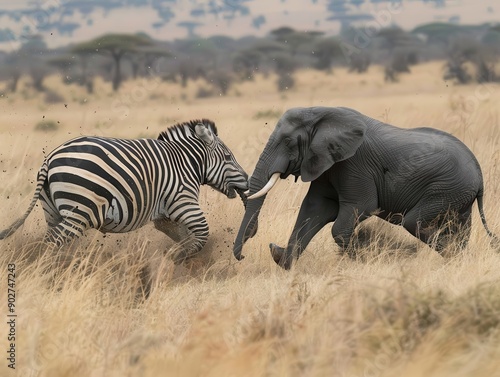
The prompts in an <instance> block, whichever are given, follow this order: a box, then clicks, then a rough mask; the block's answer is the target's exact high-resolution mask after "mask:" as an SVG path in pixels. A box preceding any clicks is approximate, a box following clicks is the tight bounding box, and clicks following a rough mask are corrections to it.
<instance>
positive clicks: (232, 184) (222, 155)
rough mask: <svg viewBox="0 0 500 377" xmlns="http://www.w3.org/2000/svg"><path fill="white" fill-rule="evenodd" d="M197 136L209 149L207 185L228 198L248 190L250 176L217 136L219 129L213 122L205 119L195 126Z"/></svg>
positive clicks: (206, 171) (206, 172) (206, 170)
mask: <svg viewBox="0 0 500 377" xmlns="http://www.w3.org/2000/svg"><path fill="white" fill-rule="evenodd" d="M194 131H195V134H196V136H197V137H198V138H200V139H201V140H202V141H203V143H204V144H205V146H206V149H207V160H206V169H205V177H204V179H205V182H204V183H205V184H208V185H209V186H211V187H212V188H214V189H215V190H217V191H220V192H222V193H223V194H224V195H226V196H227V197H228V198H235V197H236V193H238V194H239V195H240V196H241V197H242V198H244V197H245V195H243V194H242V193H243V191H245V190H247V189H248V175H247V173H245V171H244V170H243V168H242V167H241V166H240V164H238V162H237V161H236V158H235V157H234V155H233V153H232V152H231V150H230V149H229V148H228V147H227V146H226V145H225V144H224V143H223V142H222V140H221V139H219V137H218V136H217V128H216V127H215V124H214V123H213V122H212V121H209V120H207V119H203V120H202V121H201V122H199V123H197V124H196V125H195V126H194Z"/></svg>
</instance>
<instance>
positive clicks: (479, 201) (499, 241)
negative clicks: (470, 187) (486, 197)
mask: <svg viewBox="0 0 500 377" xmlns="http://www.w3.org/2000/svg"><path fill="white" fill-rule="evenodd" d="M476 200H477V206H478V208H479V216H480V217H481V222H482V223H483V226H484V229H485V230H486V233H487V234H488V236H490V238H491V239H492V241H493V243H494V244H495V246H498V247H500V238H498V236H496V235H495V234H494V233H493V232H492V231H491V230H490V229H489V228H488V224H487V223H486V216H485V215H484V210H483V190H481V191H479V193H478V194H477V197H476Z"/></svg>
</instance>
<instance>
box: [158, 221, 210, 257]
mask: <svg viewBox="0 0 500 377" xmlns="http://www.w3.org/2000/svg"><path fill="white" fill-rule="evenodd" d="M183 220H184V219H182V218H181V219H179V220H178V221H172V220H170V219H168V218H162V219H157V220H154V224H155V227H156V229H158V230H159V231H161V232H163V233H165V234H166V235H167V236H169V237H170V238H171V239H172V240H174V241H175V242H177V243H180V245H181V249H180V250H179V251H178V252H177V253H176V254H175V255H174V256H173V260H174V263H176V264H179V263H181V262H183V261H185V260H186V259H189V258H191V257H193V256H194V255H196V254H197V253H198V252H199V251H200V250H201V249H202V248H203V246H205V244H206V243H207V240H208V224H207V220H206V219H205V218H204V217H203V216H202V217H201V218H199V219H197V220H196V221H192V219H191V222H187V220H189V218H187V219H185V221H183ZM186 222H187V224H186Z"/></svg>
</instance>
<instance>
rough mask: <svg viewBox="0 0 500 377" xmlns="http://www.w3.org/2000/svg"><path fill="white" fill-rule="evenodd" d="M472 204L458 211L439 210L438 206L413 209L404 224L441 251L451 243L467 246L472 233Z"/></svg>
mask: <svg viewBox="0 0 500 377" xmlns="http://www.w3.org/2000/svg"><path fill="white" fill-rule="evenodd" d="M471 225H472V217H471V206H468V207H466V208H465V209H463V210H461V211H459V212H457V211H454V210H449V211H447V212H443V211H439V209H438V208H437V206H434V207H431V209H429V208H428V206H426V207H424V208H420V207H418V206H417V208H415V209H412V210H411V211H409V212H408V214H407V215H406V216H405V217H404V222H403V226H404V228H405V229H406V230H408V231H409V232H410V233H411V234H412V235H414V236H416V237H417V238H419V239H420V240H421V241H422V242H425V243H426V244H427V245H429V246H430V247H432V248H434V249H435V250H436V251H438V252H439V253H441V252H442V251H443V250H444V249H445V248H446V247H448V246H449V245H452V244H455V245H456V246H457V247H458V248H459V249H463V248H465V247H466V246H467V244H468V242H469V238H470V233H471Z"/></svg>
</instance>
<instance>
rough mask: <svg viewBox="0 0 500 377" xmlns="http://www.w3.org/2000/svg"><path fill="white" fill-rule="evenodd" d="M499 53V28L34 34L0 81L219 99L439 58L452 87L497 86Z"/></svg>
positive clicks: (9, 86) (6, 60) (4, 58)
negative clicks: (145, 80)
mask: <svg viewBox="0 0 500 377" xmlns="http://www.w3.org/2000/svg"><path fill="white" fill-rule="evenodd" d="M499 55H500V25H489V24H485V25H477V26H460V25H456V24H449V23H430V24H425V25H421V26H419V27H417V28H415V29H414V30H411V31H406V30H403V29H401V28H398V27H389V28H383V29H380V30H378V31H377V32H372V33H367V32H366V30H363V29H362V28H354V27H351V28H345V29H343V31H342V32H341V33H340V35H338V36H328V35H325V34H324V33H323V32H321V31H299V30H295V29H293V28H291V27H280V28H277V29H275V30H272V31H271V32H270V33H269V35H267V36H266V37H260V38H259V37H254V36H248V37H244V38H239V39H235V38H231V37H228V36H213V37H208V38H198V37H191V38H186V39H180V40H175V41H158V40H154V39H153V38H151V37H150V36H148V35H146V34H144V33H139V34H106V35H103V36H100V37H98V38H95V39H92V40H89V41H85V42H82V43H77V44H73V45H69V46H65V47H61V48H57V49H49V48H48V47H47V45H46V43H45V42H44V40H43V39H42V38H41V37H40V36H39V35H33V36H31V37H29V38H26V40H25V42H24V43H23V44H22V45H21V47H20V48H19V49H18V50H17V51H14V52H12V53H8V54H7V53H0V81H3V82H4V83H5V85H4V87H5V88H4V91H5V90H6V91H10V92H15V91H16V90H17V87H18V82H19V79H20V77H21V76H23V75H24V76H29V77H30V79H31V80H30V81H31V84H32V86H33V88H35V89H36V90H38V91H44V90H46V89H47V88H45V85H44V79H45V78H46V77H47V75H49V74H52V73H54V72H59V73H60V74H61V77H62V79H63V81H64V82H65V83H66V84H77V85H81V86H84V87H85V88H86V90H87V91H88V92H89V93H91V92H92V91H93V88H94V79H95V77H97V76H100V77H102V78H103V79H104V80H105V81H108V82H110V84H111V87H112V89H113V90H114V91H118V90H119V89H120V87H121V85H122V83H123V82H124V81H125V80H128V79H134V78H137V77H151V76H155V77H160V78H161V79H163V80H168V81H172V82H177V83H179V85H181V86H183V87H185V86H186V85H187V84H188V82H189V81H190V80H198V79H202V80H204V81H205V82H206V83H207V85H208V89H207V88H205V89H204V91H203V92H200V96H202V95H214V94H217V95H225V94H226V93H227V91H228V90H229V89H230V87H231V85H232V84H233V83H234V82H235V81H245V80H253V79H254V78H255V76H256V75H257V74H262V75H266V76H267V75H269V74H270V73H274V74H276V77H277V78H276V87H277V89H278V90H287V89H289V88H292V87H293V86H294V85H295V79H294V73H295V71H296V70H297V69H302V68H313V69H317V70H321V71H324V72H327V73H332V72H333V70H334V69H335V67H338V66H347V67H348V68H349V71H351V72H355V73H363V72H365V71H367V70H368V68H369V67H370V65H372V64H377V65H381V66H383V67H384V78H385V80H386V81H387V82H392V81H397V80H398V78H399V75H401V74H404V73H409V72H410V71H411V66H412V65H415V64H418V63H419V62H422V61H429V60H437V59H440V60H445V61H446V64H445V67H444V70H443V78H444V79H445V80H450V81H453V82H455V83H458V84H465V83H469V82H472V81H476V82H496V81H498V80H499V76H498V74H497V72H496V70H495V65H496V63H497V61H498V58H499Z"/></svg>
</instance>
